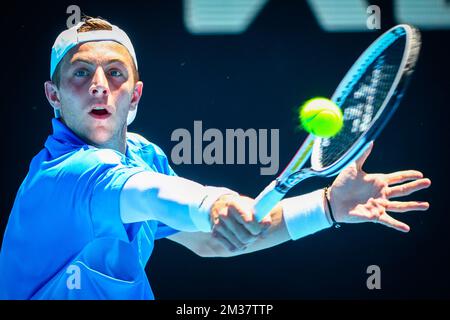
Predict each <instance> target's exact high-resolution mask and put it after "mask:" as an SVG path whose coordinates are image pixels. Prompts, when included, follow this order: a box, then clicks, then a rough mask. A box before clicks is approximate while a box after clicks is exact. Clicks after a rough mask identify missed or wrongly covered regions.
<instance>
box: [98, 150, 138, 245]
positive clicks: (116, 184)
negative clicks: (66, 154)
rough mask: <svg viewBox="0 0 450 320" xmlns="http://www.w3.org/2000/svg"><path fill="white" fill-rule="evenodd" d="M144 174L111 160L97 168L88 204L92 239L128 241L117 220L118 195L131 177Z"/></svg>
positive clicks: (118, 218)
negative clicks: (107, 238)
mask: <svg viewBox="0 0 450 320" xmlns="http://www.w3.org/2000/svg"><path fill="white" fill-rule="evenodd" d="M110 152H111V151H110ZM103 155H104V152H103ZM103 155H102V156H103ZM144 170H145V169H144V168H141V167H130V166H126V165H124V164H122V163H121V162H120V161H118V160H117V161H114V160H112V161H111V159H108V161H103V162H102V163H100V164H99V165H98V167H97V168H96V170H95V171H96V172H95V173H94V174H93V181H92V184H93V186H92V189H91V190H92V191H91V195H90V201H89V211H90V214H91V219H92V224H93V232H94V236H95V237H114V238H118V239H121V240H124V241H128V236H127V233H126V230H125V228H124V225H123V223H122V219H121V216H120V193H121V191H122V188H123V186H124V185H125V183H126V182H127V180H128V179H129V178H130V177H132V176H133V175H135V174H137V173H139V172H142V171H144Z"/></svg>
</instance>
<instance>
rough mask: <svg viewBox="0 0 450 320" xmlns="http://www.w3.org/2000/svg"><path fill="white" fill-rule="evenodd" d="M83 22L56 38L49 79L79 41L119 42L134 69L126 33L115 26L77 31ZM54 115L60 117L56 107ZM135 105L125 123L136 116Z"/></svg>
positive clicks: (133, 55) (134, 58) (130, 121)
mask: <svg viewBox="0 0 450 320" xmlns="http://www.w3.org/2000/svg"><path fill="white" fill-rule="evenodd" d="M83 23H84V22H83V21H81V22H79V23H78V24H76V25H75V26H73V27H71V28H69V29H67V30H64V31H63V32H61V33H60V34H59V36H58V37H57V38H56V40H55V43H54V44H53V47H52V54H51V60H50V79H51V78H52V77H53V74H54V73H55V70H56V67H57V65H58V63H59V62H60V61H61V60H62V59H63V58H64V56H65V55H66V54H67V52H69V50H70V49H72V48H73V47H75V46H77V45H78V44H80V43H84V42H90V41H108V40H109V41H115V42H117V43H120V44H121V45H123V46H124V47H125V48H127V50H128V52H129V53H130V55H131V57H132V58H133V61H134V64H135V66H136V69H137V67H138V64H137V59H136V53H135V52H134V48H133V45H132V44H131V40H130V38H128V36H127V34H126V33H125V32H124V31H123V30H121V29H120V28H119V27H117V26H114V25H113V26H112V30H97V31H87V32H80V33H78V32H77V30H78V28H79V27H80V26H81V25H82V24H83ZM54 111H55V117H56V118H59V117H60V112H59V110H58V109H54ZM136 112H137V106H136V108H135V109H134V110H133V111H130V112H128V118H127V124H128V125H129V124H131V123H132V122H133V120H134V118H135V117H136Z"/></svg>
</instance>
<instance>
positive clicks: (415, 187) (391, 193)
mask: <svg viewBox="0 0 450 320" xmlns="http://www.w3.org/2000/svg"><path fill="white" fill-rule="evenodd" d="M430 185H431V181H430V179H427V178H425V179H419V180H416V181H412V182H408V183H405V184H402V185H399V186H395V187H390V188H388V189H387V192H386V197H388V198H396V197H403V196H407V195H410V194H411V193H414V192H416V191H419V190H422V189H426V188H428V187H429V186H430Z"/></svg>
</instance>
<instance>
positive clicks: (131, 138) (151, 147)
mask: <svg viewBox="0 0 450 320" xmlns="http://www.w3.org/2000/svg"><path fill="white" fill-rule="evenodd" d="M127 142H128V144H129V145H131V146H133V147H134V149H135V150H140V151H144V152H145V151H153V152H155V154H156V155H157V156H163V157H166V154H165V153H164V151H163V150H162V149H161V148H160V147H158V146H157V145H156V144H154V143H153V142H150V141H148V140H147V139H146V138H144V137H143V136H141V135H140V134H137V133H134V132H128V133H127Z"/></svg>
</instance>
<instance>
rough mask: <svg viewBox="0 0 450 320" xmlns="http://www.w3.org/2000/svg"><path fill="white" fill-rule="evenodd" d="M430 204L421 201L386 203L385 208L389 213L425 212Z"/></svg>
mask: <svg viewBox="0 0 450 320" xmlns="http://www.w3.org/2000/svg"><path fill="white" fill-rule="evenodd" d="M429 207H430V204H429V203H428V202H422V201H404V202H402V201H388V202H386V205H385V208H386V210H387V211H391V212H408V211H425V210H428V208H429Z"/></svg>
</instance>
